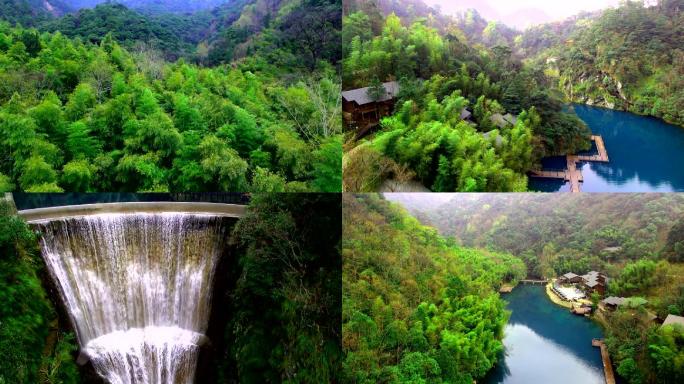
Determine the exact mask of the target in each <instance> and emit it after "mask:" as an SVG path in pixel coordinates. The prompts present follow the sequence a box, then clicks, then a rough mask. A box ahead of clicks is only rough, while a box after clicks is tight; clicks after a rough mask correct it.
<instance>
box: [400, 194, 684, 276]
mask: <svg viewBox="0 0 684 384" xmlns="http://www.w3.org/2000/svg"><path fill="white" fill-rule="evenodd" d="M388 198H390V199H392V200H395V199H396V200H399V201H401V202H402V203H403V204H405V205H406V206H407V207H409V209H410V210H411V212H412V213H414V214H415V215H416V216H417V217H418V218H419V219H421V220H422V221H423V222H424V223H426V224H427V225H431V226H434V227H436V228H438V229H439V230H440V233H442V234H443V235H444V236H447V237H450V238H454V239H457V241H458V242H459V243H461V244H463V245H465V246H471V247H482V248H490V249H493V250H497V251H501V252H510V253H512V254H514V255H516V256H518V257H520V258H522V259H523V260H525V262H526V264H527V267H528V274H529V275H530V276H532V277H554V276H558V275H561V274H563V273H566V272H568V271H579V272H582V271H589V270H591V269H597V270H598V269H600V270H606V271H609V272H610V271H611V270H614V271H615V272H616V273H615V274H613V275H616V274H617V272H618V271H619V267H620V266H621V265H622V264H624V263H625V262H629V261H636V260H641V259H651V260H656V261H657V260H661V259H663V260H668V261H671V262H684V253H682V252H681V251H682V250H683V249H682V246H684V242H682V240H683V239H682V232H681V228H682V225H684V219H682V218H683V217H684V196H681V195H678V194H650V193H644V194H602V195H593V194H580V195H572V196H566V195H558V194H520V195H518V194H515V195H513V194H511V195H506V194H504V195H491V196H486V195H483V196H481V195H477V194H459V195H458V196H456V195H454V196H453V197H452V198H451V199H450V200H448V201H446V202H440V201H436V202H435V203H434V204H433V205H431V206H427V205H425V204H421V203H420V202H419V201H420V200H422V199H427V200H428V201H430V197H429V196H426V195H417V196H416V197H415V198H414V197H412V196H411V195H408V194H390V195H388ZM414 200H415V201H414ZM419 204H420V205H419ZM675 249H678V250H679V251H675ZM613 267H615V268H613ZM576 273H577V272H576ZM609 274H610V273H609Z"/></svg>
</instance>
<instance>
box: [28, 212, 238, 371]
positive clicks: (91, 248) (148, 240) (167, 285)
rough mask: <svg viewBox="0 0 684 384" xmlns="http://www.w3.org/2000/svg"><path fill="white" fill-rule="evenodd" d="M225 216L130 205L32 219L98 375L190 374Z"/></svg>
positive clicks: (203, 328) (223, 234)
mask: <svg viewBox="0 0 684 384" xmlns="http://www.w3.org/2000/svg"><path fill="white" fill-rule="evenodd" d="M226 220H227V219H226V218H222V217H217V216H211V215H201V214H187V213H154V214H152V213H125V214H98V215H92V216H83V217H74V218H64V219H58V220H52V221H45V222H39V223H36V224H35V225H36V227H37V229H38V230H40V231H41V232H42V234H43V236H42V238H41V249H42V253H43V258H44V259H45V262H46V264H47V266H48V268H49V270H50V273H51V275H52V276H53V278H54V279H55V282H56V285H57V287H58V288H59V291H60V295H61V297H62V299H63V301H64V303H65V305H66V308H67V309H68V311H69V314H70V316H71V319H72V321H73V324H74V327H75V329H76V333H77V336H78V341H79V343H80V345H81V348H82V350H83V351H84V352H85V353H86V354H87V355H88V357H89V358H90V359H91V361H92V363H93V366H94V367H95V370H96V371H97V372H98V374H100V375H101V376H102V377H104V378H106V379H107V380H108V381H109V382H110V383H112V384H186V383H188V384H189V383H192V382H193V379H194V375H195V368H196V366H197V358H198V355H199V349H200V345H201V344H202V343H203V342H204V339H205V338H206V337H205V336H204V332H206V329H207V325H208V321H209V311H210V303H211V294H212V284H213V283H212V282H213V277H214V272H215V269H216V264H217V262H218V260H219V257H220V256H221V253H222V252H223V249H224V244H225V243H224V242H225V238H226V233H227V227H228V225H227V223H228V221H226Z"/></svg>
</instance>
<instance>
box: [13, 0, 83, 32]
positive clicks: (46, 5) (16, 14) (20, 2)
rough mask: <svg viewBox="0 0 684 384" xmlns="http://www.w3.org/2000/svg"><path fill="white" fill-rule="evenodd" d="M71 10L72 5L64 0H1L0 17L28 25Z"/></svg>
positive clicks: (14, 22)
mask: <svg viewBox="0 0 684 384" xmlns="http://www.w3.org/2000/svg"><path fill="white" fill-rule="evenodd" d="M70 10H71V7H70V6H69V5H68V4H66V3H65V2H64V1H62V0H0V19H2V20H5V21H8V22H10V23H11V24H16V23H19V24H22V25H24V26H28V27H32V26H35V25H37V24H39V23H41V22H43V21H45V20H47V19H49V18H51V17H59V16H62V15H64V14H65V13H67V12H69V11H70Z"/></svg>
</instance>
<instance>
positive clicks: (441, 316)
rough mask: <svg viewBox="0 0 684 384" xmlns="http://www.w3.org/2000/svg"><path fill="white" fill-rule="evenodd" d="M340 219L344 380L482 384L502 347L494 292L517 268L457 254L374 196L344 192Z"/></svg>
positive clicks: (519, 272) (483, 254)
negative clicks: (341, 221) (476, 383)
mask: <svg viewBox="0 0 684 384" xmlns="http://www.w3.org/2000/svg"><path fill="white" fill-rule="evenodd" d="M343 212H344V215H343V227H342V230H343V237H342V238H343V240H342V255H343V285H342V294H343V296H342V300H343V304H342V307H343V309H342V311H343V313H342V333H343V348H344V352H345V359H344V363H343V382H348V383H370V382H373V383H376V382H387V383H416V382H431V383H464V384H465V383H468V384H470V383H472V382H473V381H474V380H476V379H477V380H479V379H480V378H482V377H483V376H484V375H485V374H486V373H487V371H488V370H489V369H491V368H492V366H493V365H494V364H495V363H496V360H497V358H498V355H499V353H500V352H501V351H502V350H503V345H502V343H501V339H502V337H503V328H504V325H505V323H506V320H507V317H508V315H507V313H506V311H505V310H504V302H503V301H502V300H501V299H500V298H499V297H498V295H497V293H496V291H497V290H498V289H499V287H501V285H502V284H504V283H511V284H515V283H516V281H517V280H518V279H520V278H522V277H523V276H524V265H523V263H522V262H521V261H520V260H519V259H517V258H515V257H513V256H511V255H509V254H505V253H495V252H488V251H482V250H478V249H470V248H462V247H459V246H457V245H456V244H455V243H453V242H451V241H449V240H447V239H445V238H443V237H441V236H440V235H439V234H437V231H436V230H435V229H433V228H429V227H426V226H423V225H421V224H419V223H418V221H417V220H415V219H414V218H412V217H411V216H409V215H408V214H407V213H406V211H405V210H403V209H402V208H400V207H399V206H397V205H395V204H391V203H388V202H387V201H385V200H383V199H382V198H381V197H379V196H378V195H372V194H368V195H357V196H353V195H346V194H345V195H344V197H343Z"/></svg>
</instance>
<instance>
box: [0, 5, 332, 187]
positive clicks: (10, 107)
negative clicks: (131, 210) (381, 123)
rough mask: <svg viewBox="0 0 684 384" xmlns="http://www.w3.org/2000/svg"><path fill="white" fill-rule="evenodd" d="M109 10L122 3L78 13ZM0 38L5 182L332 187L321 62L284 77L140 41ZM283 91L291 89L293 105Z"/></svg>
mask: <svg viewBox="0 0 684 384" xmlns="http://www.w3.org/2000/svg"><path fill="white" fill-rule="evenodd" d="M98 8H100V7H98ZM112 9H113V10H117V9H119V10H121V9H123V8H122V7H121V6H119V5H112V4H109V5H106V6H103V7H102V9H99V10H98V9H96V10H94V11H90V10H88V11H83V12H82V14H83V15H87V14H88V12H96V14H97V12H105V11H107V10H112ZM107 12H109V11H107ZM108 17H109V16H108ZM82 27H83V28H84V29H86V30H89V28H90V27H89V26H87V25H82ZM129 32H130V33H132V34H134V35H135V34H137V32H136V31H134V30H131V31H129ZM93 33H95V32H93ZM0 36H6V37H7V38H8V41H7V45H6V47H5V48H4V49H1V48H2V47H1V45H2V44H0V83H5V84H6V85H3V86H0V104H1V105H0V155H1V158H2V159H3V161H2V162H0V173H2V174H3V175H5V176H6V177H8V178H9V180H7V181H6V182H5V184H6V185H8V187H7V188H9V185H15V186H18V187H19V188H20V189H21V190H24V191H28V190H31V191H59V190H63V189H67V190H69V191H103V190H107V191H169V190H175V191H179V190H180V191H205V190H211V191H247V190H250V189H251V190H261V189H263V188H264V185H263V183H264V180H266V179H268V180H271V181H270V182H271V183H273V182H276V183H277V184H282V183H280V182H279V181H277V180H283V181H284V182H285V183H286V184H287V185H288V186H290V187H288V188H291V189H292V188H294V189H297V190H306V191H317V190H320V191H339V190H340V188H341V185H340V184H341V183H340V181H339V179H340V177H341V165H340V163H339V159H335V155H336V154H339V142H340V132H341V124H340V121H339V116H340V110H339V103H340V96H339V85H336V84H337V82H336V81H335V80H334V79H335V78H336V77H337V76H336V75H335V73H334V70H332V69H331V68H329V67H326V66H325V65H321V66H320V69H319V70H316V71H313V72H312V73H311V74H309V75H297V76H298V77H297V79H298V81H297V83H295V84H292V83H291V79H292V77H291V76H290V77H288V78H287V79H286V80H280V76H281V72H280V71H279V70H276V69H275V68H274V67H268V68H265V70H264V68H261V69H255V70H252V69H253V68H250V67H251V64H244V66H243V65H239V66H238V65H236V66H234V67H232V68H230V67H217V68H203V67H199V66H196V65H192V64H187V63H186V62H185V61H183V60H179V61H177V62H176V63H174V64H171V63H167V62H166V61H164V59H163V58H161V57H160V56H159V55H158V54H157V53H156V52H155V51H152V50H149V49H142V50H136V52H135V53H129V52H128V51H126V50H125V49H124V48H122V47H121V46H120V45H119V43H117V42H116V40H117V39H118V38H117V37H116V36H114V37H112V35H109V36H104V37H103V38H102V39H101V40H99V39H96V40H97V43H98V44H99V45H93V44H90V43H88V42H86V43H84V42H82V41H81V40H79V39H74V40H71V39H69V38H67V37H65V36H64V35H63V34H59V33H56V34H49V33H44V34H42V35H38V34H37V33H35V31H32V30H25V29H22V28H20V27H15V28H12V27H9V26H7V25H0ZM34 56H35V57H34ZM29 59H30V60H31V65H30V66H24V65H23V64H21V63H25V62H26V61H27V60H29ZM259 70H264V72H259ZM274 72H275V73H274ZM20 78H21V79H20ZM292 92H294V93H296V94H297V95H300V96H301V98H300V99H299V100H294V104H293V99H292V98H290V97H287V96H289V95H290V93H292ZM284 96H285V97H284ZM302 107H306V108H302ZM300 111H304V112H303V113H300V114H297V113H293V112H300ZM338 157H339V156H338ZM259 167H260V168H262V171H259V172H257V171H256V169H257V168H259ZM336 168H337V169H336ZM335 172H337V174H335ZM255 175H258V176H259V178H260V179H259V180H256V181H255V180H253V177H255ZM266 176H268V177H266ZM252 184H255V185H252ZM256 184H259V185H256ZM274 188H275V187H274ZM267 189H269V190H271V189H273V188H267ZM275 189H278V190H279V189H281V187H277V188H275Z"/></svg>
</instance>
